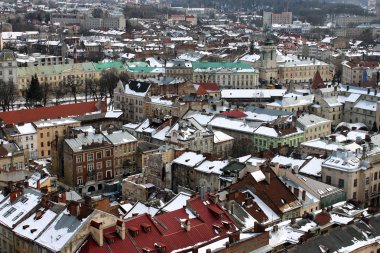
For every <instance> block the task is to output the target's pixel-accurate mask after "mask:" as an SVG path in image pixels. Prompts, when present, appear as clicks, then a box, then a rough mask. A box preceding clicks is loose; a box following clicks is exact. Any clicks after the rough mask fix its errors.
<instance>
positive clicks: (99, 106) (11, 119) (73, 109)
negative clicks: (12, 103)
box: [0, 101, 107, 124]
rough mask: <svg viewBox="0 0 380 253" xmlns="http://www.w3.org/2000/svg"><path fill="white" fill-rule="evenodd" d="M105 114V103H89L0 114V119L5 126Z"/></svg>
mask: <svg viewBox="0 0 380 253" xmlns="http://www.w3.org/2000/svg"><path fill="white" fill-rule="evenodd" d="M100 110H101V111H102V112H106V111H107V104H106V101H91V102H84V103H78V104H68V105H58V106H49V107H40V108H33V109H25V110H18V111H9V112H0V119H2V120H3V121H4V122H5V124H20V123H30V122H34V121H38V120H41V119H58V118H64V117H69V116H81V115H85V114H86V113H91V112H97V111H100Z"/></svg>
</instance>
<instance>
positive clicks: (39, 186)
mask: <svg viewBox="0 0 380 253" xmlns="http://www.w3.org/2000/svg"><path fill="white" fill-rule="evenodd" d="M37 189H38V190H39V189H41V182H40V180H39V179H38V180H37Z"/></svg>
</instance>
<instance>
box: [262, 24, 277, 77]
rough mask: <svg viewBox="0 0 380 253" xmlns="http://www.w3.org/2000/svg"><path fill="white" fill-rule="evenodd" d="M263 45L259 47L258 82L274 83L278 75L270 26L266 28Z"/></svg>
mask: <svg viewBox="0 0 380 253" xmlns="http://www.w3.org/2000/svg"><path fill="white" fill-rule="evenodd" d="M265 37H266V38H265V41H264V45H262V47H261V53H260V75H259V77H260V82H262V83H267V84H269V83H274V82H275V80H276V79H277V76H278V68H277V55H276V49H277V46H276V45H275V44H274V42H273V40H272V31H271V28H267V29H266V36H265Z"/></svg>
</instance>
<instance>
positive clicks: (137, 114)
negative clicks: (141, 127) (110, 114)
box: [114, 80, 151, 122]
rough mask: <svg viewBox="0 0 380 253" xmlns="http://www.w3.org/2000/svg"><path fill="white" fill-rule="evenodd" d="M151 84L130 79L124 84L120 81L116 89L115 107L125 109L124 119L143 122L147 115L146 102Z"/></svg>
mask: <svg viewBox="0 0 380 253" xmlns="http://www.w3.org/2000/svg"><path fill="white" fill-rule="evenodd" d="M150 86H151V84H150V83H147V82H140V81H136V80H130V81H129V83H127V84H125V85H124V84H123V83H122V82H121V81H119V82H118V84H117V86H116V88H115V90H114V96H115V109H119V110H122V111H123V113H124V114H123V117H124V121H128V122H141V121H142V120H143V119H144V118H145V117H146V108H145V102H146V101H147V97H148V92H149V88H150Z"/></svg>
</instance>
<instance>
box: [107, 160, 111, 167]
mask: <svg viewBox="0 0 380 253" xmlns="http://www.w3.org/2000/svg"><path fill="white" fill-rule="evenodd" d="M111 166H112V162H111V160H107V161H106V167H107V168H110V167H111Z"/></svg>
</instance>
